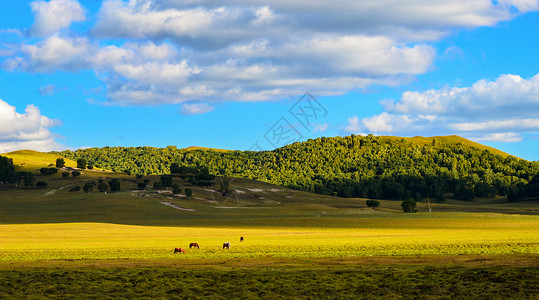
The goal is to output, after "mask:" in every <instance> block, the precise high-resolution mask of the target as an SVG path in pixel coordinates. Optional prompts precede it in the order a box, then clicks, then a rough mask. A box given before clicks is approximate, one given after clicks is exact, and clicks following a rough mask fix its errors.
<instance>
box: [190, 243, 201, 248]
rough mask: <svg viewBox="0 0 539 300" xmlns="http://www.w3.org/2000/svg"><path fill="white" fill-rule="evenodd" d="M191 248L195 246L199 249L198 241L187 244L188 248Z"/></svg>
mask: <svg viewBox="0 0 539 300" xmlns="http://www.w3.org/2000/svg"><path fill="white" fill-rule="evenodd" d="M191 248H197V249H200V247H199V246H198V243H191V244H189V249H191Z"/></svg>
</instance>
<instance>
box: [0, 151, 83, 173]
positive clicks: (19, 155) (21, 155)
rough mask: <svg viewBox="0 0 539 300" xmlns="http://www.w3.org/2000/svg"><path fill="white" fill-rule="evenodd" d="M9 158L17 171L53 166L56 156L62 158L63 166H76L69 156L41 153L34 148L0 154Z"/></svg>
mask: <svg viewBox="0 0 539 300" xmlns="http://www.w3.org/2000/svg"><path fill="white" fill-rule="evenodd" d="M0 155H1V156H5V157H8V158H11V159H12V160H13V165H14V166H15V169H16V170H18V171H21V170H35V169H40V168H45V167H49V166H51V167H52V166H54V165H55V162H56V159H57V158H64V161H65V166H66V167H72V168H76V167H77V163H76V162H75V161H73V160H71V159H69V158H65V157H64V156H60V155H57V154H52V153H43V152H38V151H34V150H19V151H14V152H9V153H4V154H0Z"/></svg>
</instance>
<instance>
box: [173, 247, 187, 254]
mask: <svg viewBox="0 0 539 300" xmlns="http://www.w3.org/2000/svg"><path fill="white" fill-rule="evenodd" d="M177 252H180V253H181V254H185V250H184V249H183V248H174V254H176V253H177Z"/></svg>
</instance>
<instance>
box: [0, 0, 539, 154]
mask: <svg viewBox="0 0 539 300" xmlns="http://www.w3.org/2000/svg"><path fill="white" fill-rule="evenodd" d="M304 3H305V2H304V1H302V2H299V1H290V0H288V1H281V0H277V1H272V2H271V4H267V3H265V2H262V1H245V0H233V1H227V2H221V1H219V2H214V1H209V0H153V1H141V0H138V1H134V0H131V1H120V0H110V1H97V0H86V1H82V0H81V1H76V0H50V1H6V3H3V4H2V10H0V153H2V152H8V151H13V150H18V149H35V150H40V151H50V150H61V149H77V148H81V147H103V146H155V147H166V146H168V145H175V146H177V147H179V148H183V147H188V146H192V145H197V146H205V147H215V148H226V149H238V150H248V149H252V150H258V149H272V148H275V147H279V146H282V145H284V144H286V143H289V142H293V141H297V140H299V141H301V140H306V139H309V138H316V137H319V136H345V135H350V134H370V133H372V134H375V135H396V136H416V135H421V136H434V135H450V134H457V135H460V136H463V137H466V138H469V139H472V140H474V141H477V142H480V143H483V144H486V145H490V146H493V147H496V148H498V149H501V150H503V151H506V152H508V153H510V154H513V155H515V156H518V157H521V158H525V159H528V160H539V151H537V150H536V149H538V148H539V75H538V73H539V59H538V55H537V54H536V52H537V49H538V48H539V34H538V31H539V1H536V0H514V1H512V0H503V1H483V0H477V1H437V0H435V1H423V3H421V2H418V1H397V0H383V1H376V2H374V3H371V2H370V1H369V2H360V1H350V0H338V1H330V2H328V1H318V0H314V1H309V4H304Z"/></svg>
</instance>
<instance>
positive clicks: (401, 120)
mask: <svg viewBox="0 0 539 300" xmlns="http://www.w3.org/2000/svg"><path fill="white" fill-rule="evenodd" d="M412 122H413V120H411V119H410V117H409V116H407V115H393V114H388V113H387V112H383V113H381V114H379V115H376V116H372V117H368V118H364V119H363V120H362V123H363V126H365V128H367V130H368V131H369V132H372V133H376V134H380V133H389V132H393V131H396V130H397V129H399V130H400V129H401V128H406V127H407V126H409V125H410V124H411V123H412Z"/></svg>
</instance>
